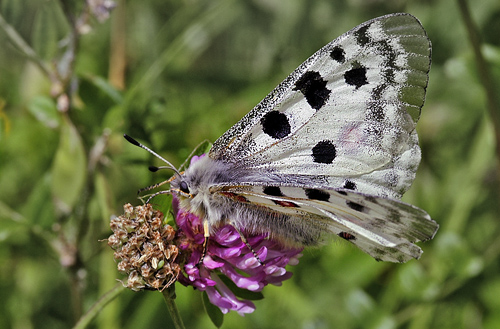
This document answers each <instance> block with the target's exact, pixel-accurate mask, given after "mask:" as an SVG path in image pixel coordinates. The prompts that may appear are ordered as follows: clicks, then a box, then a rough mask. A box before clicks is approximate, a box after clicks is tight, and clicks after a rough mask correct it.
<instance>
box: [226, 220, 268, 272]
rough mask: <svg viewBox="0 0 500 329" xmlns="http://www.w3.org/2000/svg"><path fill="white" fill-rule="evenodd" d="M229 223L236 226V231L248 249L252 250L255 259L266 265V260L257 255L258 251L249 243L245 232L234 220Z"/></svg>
mask: <svg viewBox="0 0 500 329" xmlns="http://www.w3.org/2000/svg"><path fill="white" fill-rule="evenodd" d="M229 225H231V226H232V227H234V229H235V230H236V232H238V234H239V235H240V238H241V241H243V243H245V244H246V246H247V247H248V249H250V251H251V252H252V254H253V256H254V257H255V259H257V261H258V262H259V264H260V265H264V262H262V261H261V260H260V258H259V256H258V255H257V252H255V250H254V249H253V248H252V246H251V245H250V243H248V240H247V238H246V237H245V236H244V235H243V233H242V232H241V231H240V230H239V229H238V228H237V227H236V225H234V224H233V223H232V222H230V223H229Z"/></svg>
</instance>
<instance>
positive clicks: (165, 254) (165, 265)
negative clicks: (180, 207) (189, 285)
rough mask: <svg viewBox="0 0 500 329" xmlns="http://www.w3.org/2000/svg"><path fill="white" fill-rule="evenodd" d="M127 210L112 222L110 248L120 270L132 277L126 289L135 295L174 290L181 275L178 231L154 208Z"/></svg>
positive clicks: (148, 205)
mask: <svg viewBox="0 0 500 329" xmlns="http://www.w3.org/2000/svg"><path fill="white" fill-rule="evenodd" d="M123 208H124V212H125V213H124V214H123V215H121V216H119V217H115V218H113V219H111V230H112V231H113V234H112V235H111V236H110V237H109V238H108V244H109V246H110V247H111V248H113V249H114V250H115V253H114V257H115V259H117V260H120V262H119V263H118V270H119V271H120V272H123V273H125V274H128V280H127V284H124V285H125V286H126V287H127V288H130V289H132V290H135V291H138V290H141V289H157V290H158V289H164V288H166V287H168V286H170V285H171V284H172V283H174V282H175V281H176V280H177V277H178V276H179V273H180V271H181V267H180V266H179V264H178V263H177V261H176V260H177V255H178V253H179V249H178V248H177V246H176V245H174V244H173V243H172V241H173V240H174V238H175V230H174V229H173V227H172V226H170V225H164V224H163V214H162V213H161V212H159V211H156V210H153V208H152V206H151V205H150V204H145V205H144V206H137V207H135V208H134V207H132V205H130V204H126V205H125V206H124V207H123Z"/></svg>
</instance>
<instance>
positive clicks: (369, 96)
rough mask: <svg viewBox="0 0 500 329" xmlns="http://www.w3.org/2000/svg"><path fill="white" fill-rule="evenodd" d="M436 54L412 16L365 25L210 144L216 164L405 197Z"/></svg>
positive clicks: (305, 65) (327, 49) (310, 62)
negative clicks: (356, 183) (345, 180)
mask: <svg viewBox="0 0 500 329" xmlns="http://www.w3.org/2000/svg"><path fill="white" fill-rule="evenodd" d="M430 52H431V47H430V41H429V39H428V38H427V35H426V33H425V30H424V29H423V28H422V26H421V24H420V22H419V21H418V20H417V19H416V18H415V17H413V16H411V15H408V14H393V15H388V16H383V17H380V18H376V19H374V20H371V21H368V22H366V23H363V24H361V25H359V26H357V27H356V28H354V29H352V30H351V31H349V32H347V33H345V34H344V35H342V36H340V37H339V38H337V39H335V40H334V41H332V42H331V43H329V44H327V45H326V46H325V47H323V48H322V49H320V50H319V51H318V52H316V53H315V54H314V55H312V56H311V57H310V58H309V59H307V60H306V61H305V62H304V63H303V64H302V65H300V66H299V67H298V68H297V69H296V70H295V71H294V72H293V73H292V74H291V75H290V76H288V77H287V78H286V79H285V80H284V81H283V82H282V83H281V84H280V85H278V86H277V87H276V88H275V89H274V90H273V91H272V92H271V93H270V94H269V95H268V96H267V97H266V98H264V100H262V101H261V102H260V103H259V104H258V105H257V106H256V107H255V108H254V109H253V110H252V111H250V112H249V113H248V114H247V115H246V116H245V117H244V118H243V119H242V120H240V121H239V122H238V123H237V124H235V125H234V126H233V127H232V128H231V129H230V130H228V131H227V132H226V133H225V134H224V135H222V136H221V137H220V138H219V139H218V140H217V141H216V142H215V143H214V145H213V147H212V149H211V151H210V157H212V158H213V159H216V160H223V161H226V162H234V163H239V164H244V165H245V167H246V168H248V169H259V170H265V171H266V172H274V173H277V174H287V175H293V176H300V175H306V176H317V175H322V176H325V177H327V179H326V181H327V183H326V184H325V185H326V186H330V187H341V186H339V185H337V183H338V182H337V181H336V180H335V179H334V178H335V177H359V176H361V175H363V179H362V180H361V181H360V183H361V185H362V183H364V182H367V183H368V184H375V185H377V184H378V185H383V186H386V185H388V184H393V185H394V187H391V188H392V189H393V190H394V191H395V194H394V195H391V194H390V193H389V195H391V196H395V197H399V196H401V194H402V193H404V191H406V190H407V189H408V187H409V185H410V184H411V181H412V180H413V177H414V172H415V170H416V168H417V166H418V163H419V162H420V149H419V147H418V138H417V136H416V133H415V125H416V122H417V120H418V117H419V115H420V108H421V107H422V105H423V103H424V98H425V89H426V87H427V80H428V72H429V68H430ZM328 177H331V178H332V179H329V178H328ZM364 192H371V191H370V190H367V191H364ZM385 195H387V193H385Z"/></svg>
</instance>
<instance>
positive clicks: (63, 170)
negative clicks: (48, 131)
mask: <svg viewBox="0 0 500 329" xmlns="http://www.w3.org/2000/svg"><path fill="white" fill-rule="evenodd" d="M86 163H87V160H86V156H85V151H84V147H83V144H82V140H81V138H80V135H79V134H78V131H77V130H76V129H75V127H74V126H73V124H72V123H71V122H70V121H69V119H67V118H66V117H64V120H63V122H62V127H61V137H60V140H59V147H58V149H57V152H56V156H55V159H54V163H53V166H52V195H53V196H54V197H55V198H56V201H58V202H57V204H58V206H59V209H60V210H62V211H63V212H67V211H70V210H71V208H73V206H74V205H75V203H76V202H77V201H78V200H79V199H80V197H81V193H82V189H83V186H84V183H85V175H86Z"/></svg>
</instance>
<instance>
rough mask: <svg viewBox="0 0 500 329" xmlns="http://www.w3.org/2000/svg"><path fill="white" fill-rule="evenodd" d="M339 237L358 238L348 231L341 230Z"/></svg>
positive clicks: (346, 238)
mask: <svg viewBox="0 0 500 329" xmlns="http://www.w3.org/2000/svg"><path fill="white" fill-rule="evenodd" d="M337 235H338V236H339V237H341V238H342V239H345V240H348V241H349V240H356V237H355V236H354V235H352V234H351V233H347V232H340V233H339V234H337Z"/></svg>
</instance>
